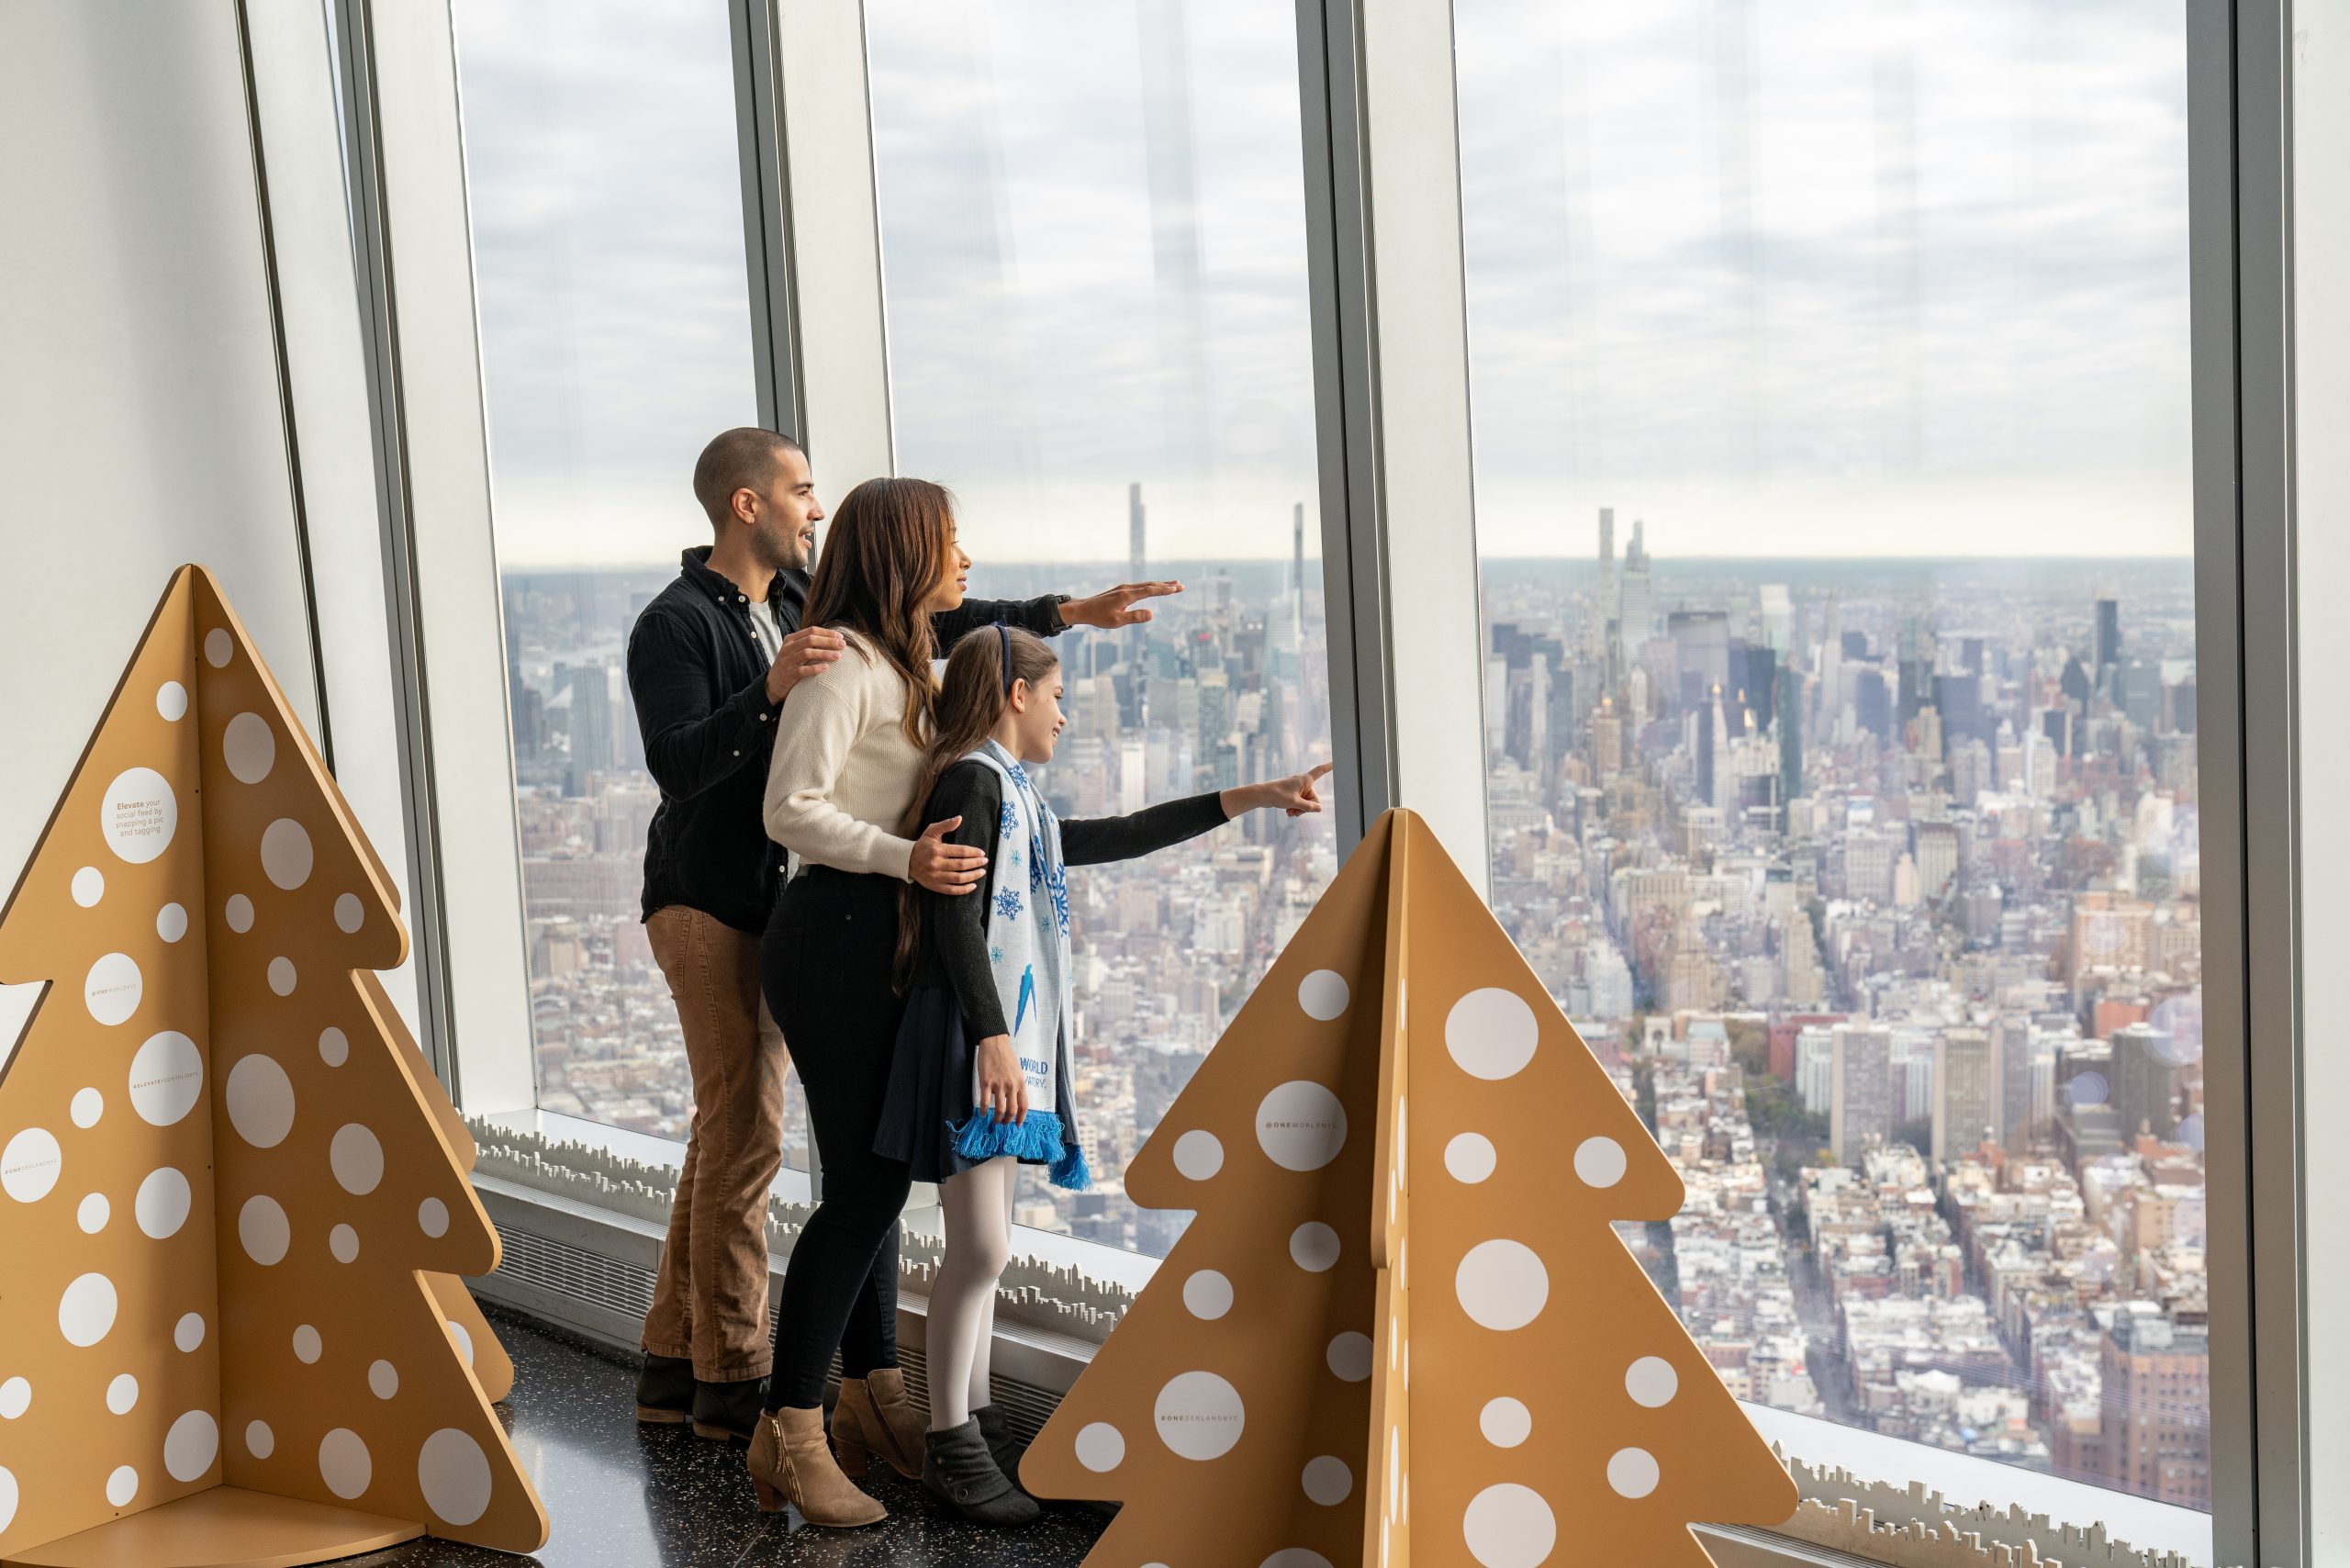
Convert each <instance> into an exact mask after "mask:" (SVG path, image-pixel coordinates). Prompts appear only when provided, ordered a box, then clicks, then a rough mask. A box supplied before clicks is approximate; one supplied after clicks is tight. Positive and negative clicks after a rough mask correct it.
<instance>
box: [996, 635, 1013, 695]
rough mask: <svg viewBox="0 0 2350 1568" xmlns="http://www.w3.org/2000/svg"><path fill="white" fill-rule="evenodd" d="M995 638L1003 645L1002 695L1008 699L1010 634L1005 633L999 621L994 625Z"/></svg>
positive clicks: (1009, 689) (1010, 692)
mask: <svg viewBox="0 0 2350 1568" xmlns="http://www.w3.org/2000/svg"><path fill="white" fill-rule="evenodd" d="M995 636H996V641H997V642H999V643H1001V644H1003V694H1004V695H1005V696H1006V697H1009V696H1011V695H1012V633H1009V632H1007V631H1005V630H1004V627H1003V622H1001V621H999V622H996V623H995Z"/></svg>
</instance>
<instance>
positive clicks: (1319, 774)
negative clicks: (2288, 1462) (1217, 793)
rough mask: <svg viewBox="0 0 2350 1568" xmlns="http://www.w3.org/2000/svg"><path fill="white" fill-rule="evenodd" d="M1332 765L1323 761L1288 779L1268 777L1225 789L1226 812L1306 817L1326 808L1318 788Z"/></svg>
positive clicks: (1230, 813) (1231, 815)
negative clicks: (1274, 812)
mask: <svg viewBox="0 0 2350 1568" xmlns="http://www.w3.org/2000/svg"><path fill="white" fill-rule="evenodd" d="M1329 773H1330V765H1329V764H1328V763H1326V762H1319V763H1316V764H1315V765H1314V766H1313V767H1309V768H1307V769H1306V770H1305V771H1304V772H1303V773H1292V774H1291V775H1290V776H1289V777H1288V778H1268V779H1266V780H1265V781H1264V782H1263V783H1261V784H1242V785H1239V786H1237V788H1234V789H1230V790H1225V792H1224V812H1225V815H1226V816H1230V817H1237V816H1238V815H1239V814H1240V813H1241V812H1255V811H1275V810H1279V811H1284V812H1288V813H1289V814H1290V815H1291V816H1293V817H1302V816H1305V815H1307V814H1309V813H1311V812H1319V811H1320V810H1322V794H1321V791H1320V790H1319V789H1318V788H1317V786H1318V785H1320V783H1321V782H1322V780H1323V779H1324V778H1327V777H1329Z"/></svg>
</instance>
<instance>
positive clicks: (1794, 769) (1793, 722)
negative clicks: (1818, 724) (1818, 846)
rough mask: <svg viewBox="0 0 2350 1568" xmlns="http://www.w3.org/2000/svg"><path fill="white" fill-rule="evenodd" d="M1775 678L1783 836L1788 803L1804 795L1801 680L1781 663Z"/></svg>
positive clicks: (1780, 818)
mask: <svg viewBox="0 0 2350 1568" xmlns="http://www.w3.org/2000/svg"><path fill="white" fill-rule="evenodd" d="M1778 679H1779V691H1778V698H1777V700H1776V701H1774V703H1773V704H1772V715H1771V716H1772V718H1773V719H1774V721H1775V722H1777V724H1778V726H1779V831H1780V832H1781V833H1785V832H1786V831H1787V802H1788V801H1792V800H1794V799H1795V798H1796V796H1797V795H1800V794H1802V793H1803V678H1802V677H1801V676H1798V675H1797V674H1796V666H1793V665H1791V664H1784V663H1783V664H1781V665H1780V666H1779V677H1778Z"/></svg>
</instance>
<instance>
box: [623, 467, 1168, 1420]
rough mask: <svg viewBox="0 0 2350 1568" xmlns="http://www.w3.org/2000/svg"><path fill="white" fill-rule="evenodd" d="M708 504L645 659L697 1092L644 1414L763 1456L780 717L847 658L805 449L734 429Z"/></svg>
mask: <svg viewBox="0 0 2350 1568" xmlns="http://www.w3.org/2000/svg"><path fill="white" fill-rule="evenodd" d="M694 498H695V499H697V500H699V502H700V503H701V507H702V510H703V511H704V512H705V513H707V514H708V515H709V518H710V521H711V527H712V529H713V530H714V535H713V538H712V540H711V543H709V544H708V545H705V546H702V547H700V548H699V549H692V550H688V551H687V552H686V553H685V555H684V558H683V561H682V564H681V570H680V571H679V574H678V577H677V581H675V582H673V583H671V584H670V585H669V586H668V587H667V588H664V589H663V590H662V591H661V593H660V594H659V595H658V596H657V597H656V598H655V599H654V600H653V602H652V603H651V604H649V605H647V606H645V608H644V612H643V614H642V615H640V616H639V617H638V618H637V622H636V625H635V627H634V629H633V630H632V632H631V633H630V634H629V644H628V681H629V690H630V693H631V695H632V699H633V700H634V701H635V703H636V717H637V728H638V730H639V732H640V733H641V734H643V737H644V760H645V767H647V768H648V769H649V770H650V771H651V772H652V774H653V778H654V780H655V783H657V784H659V785H660V787H661V803H660V805H659V806H658V808H656V809H655V812H654V813H653V822H652V825H651V826H650V827H649V828H648V829H647V831H646V834H645V848H644V924H645V932H646V935H647V936H648V938H649V939H650V943H651V946H652V948H653V956H654V958H655V960H656V961H657V962H658V963H659V964H660V966H661V972H662V974H663V975H664V976H665V977H666V979H667V980H668V982H669V991H670V995H671V996H672V998H673V999H674V1000H675V1001H676V1002H677V1019H678V1023H679V1024H680V1025H682V1026H683V1029H684V1032H685V1038H686V1061H687V1065H688V1070H690V1072H691V1074H692V1079H693V1089H694V1116H693V1124H692V1126H691V1128H690V1130H689V1131H688V1134H687V1137H686V1158H685V1164H684V1166H683V1168H682V1169H681V1170H679V1171H678V1173H677V1198H676V1201H675V1202H674V1203H673V1204H672V1205H671V1207H670V1211H669V1234H668V1239H667V1241H666V1244H665V1245H664V1246H663V1248H662V1251H661V1271H660V1275H659V1277H658V1279H657V1280H656V1282H655V1287H654V1295H653V1309H652V1311H651V1312H649V1313H647V1314H646V1315H645V1319H644V1334H643V1350H644V1367H643V1372H642V1374H641V1375H640V1376H639V1378H638V1381H637V1416H638V1418H639V1419H641V1420H644V1421H652V1422H661V1423H671V1424H674V1423H679V1422H684V1421H688V1420H690V1421H691V1422H692V1423H693V1428H694V1430H695V1431H696V1432H697V1433H699V1435H701V1436H703V1437H706V1438H717V1439H724V1438H741V1439H744V1440H745V1441H747V1440H748V1439H749V1437H750V1434H751V1432H752V1430H753V1428H755V1426H756V1424H757V1421H758V1415H759V1409H760V1405H761V1394H762V1387H761V1385H762V1384H763V1383H764V1382H765V1380H766V1378H767V1371H768V1364H769V1357H770V1354H771V1350H770V1344H769V1339H768V1332H767V1188H768V1186H769V1184H770V1183H771V1182H773V1181H774V1180H775V1174H776V1170H777V1167H778V1165H779V1164H780V1162H781V1160H782V1146H783V1076H784V1068H785V1060H784V1045H783V1040H782V1038H781V1036H779V1035H778V1032H777V1030H776V1026H775V1024H774V1022H773V1020H772V1019H770V1018H769V1017H768V1016H767V1009H766V1007H765V1005H764V1004H763V1003H762V1002H761V1000H760V995H759V936H760V934H761V933H762V932H763V931H765V930H766V928H767V911H768V907H769V906H770V905H771V904H772V903H773V902H775V896H776V890H777V887H778V879H779V876H780V873H781V871H782V869H783V851H782V849H781V848H780V847H779V846H777V845H776V844H774V843H773V842H771V841H770V840H769V839H768V838H767V830H766V828H765V826H764V825H763V823H762V820H761V812H760V800H761V796H762V794H763V793H764V791H765V790H766V788H767V754H768V752H769V750H770V749H771V746H772V744H773V740H774V735H775V728H776V714H777V712H778V710H779V709H780V708H781V707H782V705H783V700H784V699H785V698H786V697H788V696H789V695H790V693H791V689H792V688H793V687H794V686H796V685H797V684H798V683H799V682H800V681H802V680H808V679H814V678H820V677H821V676H822V673H823V671H824V670H825V669H826V668H827V667H828V666H830V665H831V664H832V663H833V662H834V660H835V659H838V658H839V657H840V656H841V654H842V652H843V651H844V649H845V644H844V643H843V641H842V640H841V636H840V633H837V632H831V631H825V630H822V629H821V628H811V629H809V630H805V631H803V630H801V629H800V610H802V608H803V607H804V606H805V605H806V603H807V597H808V582H809V563H810V560H811V554H812V553H813V551H814V548H815V543H816V524H817V523H818V522H820V521H822V520H823V516H824V512H823V509H822V507H820V506H819V505H818V504H817V502H816V491H815V485H814V483H813V481H812V479H811V476H810V471H809V466H808V458H807V454H805V453H804V452H802V451H801V450H800V444H799V443H798V442H795V441H792V440H791V439H790V438H789V437H788V436H782V435H778V434H776V433H775V432H773V431H764V430H757V429H749V428H746V429H742V430H731V431H726V432H725V433H724V434H722V435H720V436H719V437H717V438H716V439H715V440H713V441H712V442H711V443H710V444H709V445H708V446H707V447H704V448H703V449H702V454H701V457H700V460H699V461H698V462H697V463H696V464H695V465H694ZM1178 592H1181V584H1178V583H1169V582H1160V583H1128V584H1125V585H1124V586H1122V587H1119V588H1112V589H1109V590H1108V591H1107V592H1104V593H1100V594H1096V595H1094V596H1092V597H1091V598H1090V599H1069V597H1068V596H1067V595H1064V594H1049V595H1046V597H1044V598H1042V599H1029V600H1025V601H1019V602H1009V601H1003V600H984V599H981V600H967V601H966V602H965V603H964V605H963V607H962V608H961V609H960V610H956V611H954V612H953V613H951V614H947V615H943V616H941V617H939V618H938V621H937V623H936V628H937V632H938V640H939V644H940V646H941V647H942V648H944V647H946V646H949V645H951V644H953V642H954V640H955V639H956V638H957V637H958V636H960V635H961V634H962V633H964V632H966V631H968V630H969V629H971V628H972V627H974V626H981V625H986V624H988V623H990V622H995V621H1003V622H1009V623H1010V624H1012V625H1014V626H1024V627H1026V628H1027V629H1028V630H1030V631H1032V632H1035V633H1039V634H1040V635H1044V636H1056V635H1057V634H1058V633H1060V632H1061V631H1062V630H1063V629H1064V628H1065V627H1069V626H1098V627H1113V626H1130V625H1133V624H1135V623H1136V622H1142V621H1147V620H1149V619H1150V614H1151V612H1150V611H1149V610H1147V609H1142V608H1138V605H1137V601H1138V600H1141V599H1150V598H1155V597H1157V596H1158V595H1162V594H1169V593H1178ZM969 853H970V855H971V857H973V858H974V859H978V858H980V857H979V852H978V851H970V852H969Z"/></svg>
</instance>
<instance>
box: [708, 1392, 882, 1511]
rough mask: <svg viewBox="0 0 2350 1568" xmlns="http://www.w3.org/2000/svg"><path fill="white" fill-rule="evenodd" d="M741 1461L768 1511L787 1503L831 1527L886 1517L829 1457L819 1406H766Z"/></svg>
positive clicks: (761, 1503) (822, 1415)
mask: <svg viewBox="0 0 2350 1568" xmlns="http://www.w3.org/2000/svg"><path fill="white" fill-rule="evenodd" d="M744 1465H745V1466H747V1467H748V1469H749V1470H750V1472H751V1485H752V1487H753V1488H754V1489H755V1490H756V1491H757V1493H758V1495H759V1506H760V1507H761V1508H763V1509H765V1510H766V1511H767V1512H768V1513H770V1514H779V1513H781V1512H783V1508H784V1505H785V1504H787V1503H789V1504H790V1505H792V1506H794V1507H797V1508H798V1509H799V1510H800V1517H801V1518H804V1519H806V1520H807V1521H808V1522H809V1523H810V1524H811V1525H827V1526H831V1527H833V1528H834V1529H846V1528H851V1527H854V1526H857V1525H878V1524H879V1523H880V1522H881V1521H882V1520H883V1519H886V1518H889V1517H890V1510H889V1509H887V1508H885V1507H883V1506H881V1505H880V1504H879V1503H878V1502H876V1501H874V1500H873V1499H872V1498H871V1497H869V1496H867V1495H866V1494H865V1493H864V1492H863V1491H861V1490H860V1489H859V1488H858V1487H857V1486H856V1484H855V1483H854V1482H852V1481H850V1480H849V1478H848V1477H847V1476H845V1475H843V1474H842V1473H841V1468H840V1466H839V1465H837V1464H834V1462H833V1452H832V1450H831V1449H829V1448H827V1447H825V1445H824V1413H823V1412H822V1410H789V1409H786V1410H769V1411H767V1412H766V1413H765V1414H763V1415H762V1416H760V1417H759V1426H758V1429H757V1430H756V1431H755V1432H754V1433H753V1434H752V1435H751V1451H750V1453H749V1455H748V1456H746V1457H745V1459H744Z"/></svg>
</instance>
